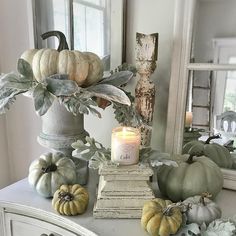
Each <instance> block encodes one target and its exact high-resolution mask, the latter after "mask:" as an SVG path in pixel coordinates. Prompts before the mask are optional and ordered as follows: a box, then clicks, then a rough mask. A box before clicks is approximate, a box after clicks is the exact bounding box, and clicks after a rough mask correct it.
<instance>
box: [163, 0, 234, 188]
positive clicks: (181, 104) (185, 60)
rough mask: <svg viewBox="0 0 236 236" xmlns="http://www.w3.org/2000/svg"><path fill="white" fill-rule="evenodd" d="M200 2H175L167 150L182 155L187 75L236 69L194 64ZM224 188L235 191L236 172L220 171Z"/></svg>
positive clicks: (180, 0)
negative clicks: (192, 57)
mask: <svg viewBox="0 0 236 236" xmlns="http://www.w3.org/2000/svg"><path fill="white" fill-rule="evenodd" d="M197 1H200V0H176V8H175V17H174V22H175V24H174V43H173V54H172V65H171V78H170V87H169V101H168V113H167V124H168V125H167V129H166V139H165V151H166V152H169V153H174V154H180V153H181V152H182V144H183V131H184V122H185V111H186V98H187V90H188V73H189V71H191V70H201V71H204V70H205V71H209V70H212V71H220V70H236V64H214V63H213V64H212V63H191V62H190V54H191V45H192V35H193V27H194V13H195V9H196V7H197ZM221 170H222V173H223V176H224V188H228V189H233V190H236V170H235V171H234V170H230V169H223V168H221Z"/></svg>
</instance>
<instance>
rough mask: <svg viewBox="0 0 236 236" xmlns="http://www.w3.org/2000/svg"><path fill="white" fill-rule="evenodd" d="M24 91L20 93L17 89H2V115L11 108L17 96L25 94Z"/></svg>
mask: <svg viewBox="0 0 236 236" xmlns="http://www.w3.org/2000/svg"><path fill="white" fill-rule="evenodd" d="M23 92H24V91H19V90H17V89H11V88H1V89H0V114H3V113H5V112H6V109H9V106H10V105H11V104H12V103H13V102H14V101H15V96H16V95H18V94H20V93H23Z"/></svg>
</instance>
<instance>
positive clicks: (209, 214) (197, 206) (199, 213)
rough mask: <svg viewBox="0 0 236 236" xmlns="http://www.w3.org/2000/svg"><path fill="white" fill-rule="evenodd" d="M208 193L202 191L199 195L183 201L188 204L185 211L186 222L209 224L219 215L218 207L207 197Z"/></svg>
mask: <svg viewBox="0 0 236 236" xmlns="http://www.w3.org/2000/svg"><path fill="white" fill-rule="evenodd" d="M209 197H211V195H210V194H208V193H202V194H201V196H200V195H198V196H194V197H189V198H187V199H186V200H185V201H184V202H183V203H185V204H187V205H188V204H190V208H189V209H188V211H187V212H186V216H187V221H188V223H196V224H198V225H202V224H203V223H205V224H207V225H208V224H210V223H211V222H212V221H213V220H215V219H219V218H220V217H221V209H220V207H219V206H218V205H217V204H216V203H215V202H213V201H212V200H210V199H209Z"/></svg>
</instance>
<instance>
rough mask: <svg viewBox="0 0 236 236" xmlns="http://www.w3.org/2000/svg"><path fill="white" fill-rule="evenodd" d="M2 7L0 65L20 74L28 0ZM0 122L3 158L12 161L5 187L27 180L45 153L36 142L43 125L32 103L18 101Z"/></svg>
mask: <svg viewBox="0 0 236 236" xmlns="http://www.w3.org/2000/svg"><path fill="white" fill-rule="evenodd" d="M0 6H1V7H0V32H1V42H0V55H1V61H0V64H1V72H2V73H6V72H10V71H15V70H16V63H17V58H19V56H20V55H21V53H22V52H23V51H24V50H26V49H28V48H29V47H30V38H29V33H28V32H29V31H28V16H27V0H21V1H15V0H1V3H0ZM3 119H4V117H2V118H1V120H3ZM0 122H1V124H2V125H0V132H1V140H0V141H1V147H2V148H1V155H0V158H1V159H3V157H7V160H8V161H9V169H7V168H6V167H7V165H8V163H5V165H3V166H2V165H1V166H0V169H1V170H0V173H1V174H2V175H3V173H4V172H5V173H6V171H7V170H8V171H7V173H8V174H6V176H7V175H8V176H9V177H10V178H9V177H8V178H5V181H4V180H3V179H1V181H3V183H2V186H3V185H5V184H9V182H13V181H15V180H18V179H20V178H23V177H25V176H27V175H28V166H29V163H30V162H31V160H32V159H35V158H36V157H37V156H38V155H39V153H41V152H42V148H41V147H40V145H39V144H37V142H36V136H37V134H38V133H39V130H40V121H39V118H38V117H36V115H35V112H34V109H33V102H32V100H30V99H28V98H26V97H23V96H21V97H18V99H17V101H16V102H15V104H14V105H12V107H11V109H10V110H9V111H8V112H7V113H6V122H4V123H2V121H0ZM2 139H3V141H2ZM7 144H8V147H9V148H8V150H7ZM5 162H6V161H5ZM1 163H2V160H1ZM3 163H4V162H3ZM4 166H5V167H4Z"/></svg>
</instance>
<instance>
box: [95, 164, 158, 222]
mask: <svg viewBox="0 0 236 236" xmlns="http://www.w3.org/2000/svg"><path fill="white" fill-rule="evenodd" d="M99 174H100V178H99V185H98V191H97V202H96V203H95V206H94V217H95V218H140V217H141V212H142V207H143V204H144V203H145V202H146V201H148V200H151V199H153V198H155V196H154V194H153V191H152V189H151V187H150V185H149V179H150V177H151V176H152V175H153V171H152V169H151V168H150V167H149V166H148V165H131V166H114V165H111V164H106V165H103V166H102V167H101V168H100V169H99Z"/></svg>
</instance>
